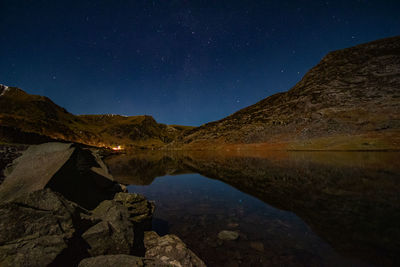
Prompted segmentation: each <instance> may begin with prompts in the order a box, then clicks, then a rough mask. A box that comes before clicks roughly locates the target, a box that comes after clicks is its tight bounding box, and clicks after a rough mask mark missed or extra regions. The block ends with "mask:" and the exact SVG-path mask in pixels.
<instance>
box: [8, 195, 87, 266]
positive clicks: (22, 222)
mask: <svg viewBox="0 0 400 267" xmlns="http://www.w3.org/2000/svg"><path fill="white" fill-rule="evenodd" d="M87 217H88V212H87V211H85V210H83V209H82V208H80V207H79V206H78V205H76V204H74V203H72V202H70V201H68V200H66V199H65V198H64V197H62V196H61V195H60V194H58V193H55V192H52V191H51V190H49V189H44V190H39V191H36V192H33V193H31V194H29V195H27V196H24V197H21V198H18V199H16V200H14V201H13V202H9V203H6V204H3V205H1V206H0V266H47V265H49V264H50V263H57V262H58V263H60V262H63V261H64V260H65V258H66V257H67V258H68V262H69V263H71V264H73V263H78V262H79V261H80V259H81V258H83V257H84V254H85V253H84V251H85V248H84V245H83V243H82V242H81V241H82V240H81V239H80V238H79V237H78V236H79V233H80V232H82V231H84V230H86V229H87V228H88V227H90V225H91V224H92V223H93V222H92V221H90V220H87Z"/></svg>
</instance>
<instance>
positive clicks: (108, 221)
mask: <svg viewBox="0 0 400 267" xmlns="http://www.w3.org/2000/svg"><path fill="white" fill-rule="evenodd" d="M93 218H95V219H98V220H100V222H99V223H98V224H96V225H94V226H93V227H91V228H89V229H88V230H87V231H86V232H85V233H83V235H82V237H83V238H84V239H85V241H86V242H87V243H88V244H89V246H90V247H89V253H90V255H92V256H99V255H106V254H131V253H132V251H133V250H134V247H133V246H134V238H135V235H134V226H133V224H132V223H131V222H130V221H129V212H128V209H127V208H126V207H124V206H123V205H122V204H120V203H118V202H116V201H113V200H105V201H103V202H102V203H100V205H99V206H98V207H97V208H96V209H94V210H93Z"/></svg>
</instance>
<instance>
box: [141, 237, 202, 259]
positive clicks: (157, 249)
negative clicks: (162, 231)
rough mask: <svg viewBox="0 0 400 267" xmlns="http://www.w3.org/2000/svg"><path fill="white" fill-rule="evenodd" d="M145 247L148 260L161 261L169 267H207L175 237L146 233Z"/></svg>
mask: <svg viewBox="0 0 400 267" xmlns="http://www.w3.org/2000/svg"><path fill="white" fill-rule="evenodd" d="M144 245H145V248H146V254H145V257H146V258H151V259H155V260H159V261H160V262H161V263H163V264H165V265H167V266H185V267H186V266H188V267H191V266H197V267H202V266H206V265H205V264H204V262H203V261H202V260H201V259H200V258H199V257H197V256H196V254H194V253H193V252H192V251H191V250H190V249H189V248H188V247H186V245H185V243H183V242H182V240H181V239H180V238H179V237H177V236H175V235H165V236H162V237H160V236H158V234H157V233H156V232H153V231H149V232H145V234H144Z"/></svg>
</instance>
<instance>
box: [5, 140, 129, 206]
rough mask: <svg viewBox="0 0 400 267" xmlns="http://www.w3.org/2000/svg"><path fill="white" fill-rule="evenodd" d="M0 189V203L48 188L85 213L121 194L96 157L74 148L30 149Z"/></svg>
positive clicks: (47, 145) (44, 146) (62, 145)
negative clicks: (77, 205)
mask: <svg viewBox="0 0 400 267" xmlns="http://www.w3.org/2000/svg"><path fill="white" fill-rule="evenodd" d="M9 169H10V170H12V171H11V172H10V173H7V175H6V177H5V179H4V182H3V183H2V186H1V187H0V202H5V201H12V200H13V199H16V198H18V197H21V196H24V195H27V194H29V193H31V192H34V191H37V190H41V189H44V188H50V189H52V190H53V191H55V192H59V193H61V194H62V195H63V196H64V197H65V198H66V199H68V200H70V201H73V202H75V203H77V204H79V205H80V206H82V207H84V208H86V209H93V208H95V207H96V206H97V205H98V204H100V202H101V201H103V200H105V199H112V198H113V197H114V195H115V193H116V192H120V191H122V188H121V187H120V185H119V184H118V183H116V182H115V181H113V179H112V176H111V175H110V174H109V173H108V170H107V168H106V166H105V165H104V163H103V162H102V161H101V160H100V159H99V157H98V156H97V155H96V154H95V153H93V152H92V151H91V150H89V149H86V148H83V147H81V146H79V145H75V144H65V143H58V142H51V143H45V144H41V145H31V146H29V147H28V149H27V150H26V151H24V152H23V154H22V156H21V157H19V158H17V159H15V160H14V161H13V163H12V166H11V167H10V168H9Z"/></svg>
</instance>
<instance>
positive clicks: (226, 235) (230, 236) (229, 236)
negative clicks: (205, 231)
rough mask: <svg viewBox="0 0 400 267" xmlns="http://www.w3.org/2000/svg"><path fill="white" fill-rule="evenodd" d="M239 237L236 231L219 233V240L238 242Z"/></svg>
mask: <svg viewBox="0 0 400 267" xmlns="http://www.w3.org/2000/svg"><path fill="white" fill-rule="evenodd" d="M238 237H239V233H238V232H235V231H228V230H223V231H221V232H219V233H218V238H219V239H221V240H236V239H238Z"/></svg>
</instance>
